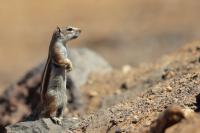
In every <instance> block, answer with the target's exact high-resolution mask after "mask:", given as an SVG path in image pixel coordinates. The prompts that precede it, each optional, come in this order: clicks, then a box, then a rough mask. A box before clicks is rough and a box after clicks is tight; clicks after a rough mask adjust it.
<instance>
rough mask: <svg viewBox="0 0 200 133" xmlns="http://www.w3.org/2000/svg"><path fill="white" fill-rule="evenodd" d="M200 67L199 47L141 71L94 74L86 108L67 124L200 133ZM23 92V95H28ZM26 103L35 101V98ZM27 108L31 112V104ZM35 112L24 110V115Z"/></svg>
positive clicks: (141, 132) (88, 129) (87, 129)
mask: <svg viewBox="0 0 200 133" xmlns="http://www.w3.org/2000/svg"><path fill="white" fill-rule="evenodd" d="M199 62H200V42H193V43H191V44H188V45H186V46H184V47H182V48H180V49H179V50H177V51H176V52H174V53H172V54H170V55H167V56H164V57H162V58H161V59H159V60H158V61H157V62H156V63H152V64H149V63H148V64H143V65H140V66H139V67H135V68H132V67H130V66H127V65H126V66H123V67H122V69H116V70H113V71H112V72H108V73H106V74H101V73H94V74H91V76H90V78H89V80H88V81H87V83H86V84H85V85H84V86H83V87H82V88H81V91H82V93H83V98H84V103H85V104H84V106H83V107H82V108H81V109H80V110H77V111H74V110H73V111H70V112H68V113H66V116H67V118H66V119H68V118H70V117H72V116H73V117H76V119H78V122H77V123H75V124H73V125H72V127H70V129H69V130H71V131H72V132H75V133H76V132H77V133H79V132H83V133H94V132H95V133H102V132H106V133H164V132H169V133H170V132H171V133H173V132H176V131H177V130H178V131H180V133H181V132H183V133H185V131H188V132H190V131H192V132H195V133H196V132H197V133H198V132H199V124H198V123H199V120H198V118H199V117H200V114H199V110H200V106H199V105H200V100H199V99H200V88H199V84H200V82H199V81H200V71H199V70H200V63H199ZM39 79H40V78H39ZM32 81H36V82H38V78H37V75H36V77H35V78H33V79H31V80H28V81H27V83H26V84H30V85H33V86H34V85H36V84H34V82H32ZM24 85H25V84H24ZM23 87H25V86H22V88H21V89H20V86H19V87H18V89H20V90H21V91H22V89H23ZM31 88H32V90H33V91H34V90H35V91H37V90H36V89H34V87H31ZM35 88H36V87H35ZM11 93H12V92H11ZM32 93H33V92H32ZM28 95H30V96H31V94H30V93H29V94H28ZM26 99H29V100H32V101H35V99H34V98H31V97H29V96H28V97H27V98H26ZM29 102H30V101H29ZM21 105H22V106H27V107H29V106H30V105H28V104H27V103H26V102H25V103H23V102H21ZM27 107H26V108H27ZM17 108H19V109H20V107H17ZM29 109H30V108H29ZM16 111H19V110H18V109H17V110H16ZM30 111H31V110H28V111H26V110H24V114H27V112H28V113H30ZM14 112H15V111H14ZM14 112H11V116H12V113H14ZM24 114H23V113H21V116H23V115H24ZM188 114H189V115H188ZM190 114H192V115H190ZM4 115H5V114H4ZM11 118H12V117H11ZM22 118H23V117H21V119H22ZM14 119H15V118H14V117H13V120H14ZM13 122H14V121H13ZM13 122H12V120H11V123H13ZM14 123H15V122H14ZM183 129H184V130H183Z"/></svg>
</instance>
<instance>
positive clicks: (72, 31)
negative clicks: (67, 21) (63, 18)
mask: <svg viewBox="0 0 200 133" xmlns="http://www.w3.org/2000/svg"><path fill="white" fill-rule="evenodd" d="M80 33H81V30H80V29H79V28H76V27H72V26H67V27H63V28H60V27H58V26H57V28H56V30H55V31H54V36H55V37H56V39H57V40H59V41H62V42H64V43H66V42H67V41H70V40H72V39H76V38H78V37H79V35H80Z"/></svg>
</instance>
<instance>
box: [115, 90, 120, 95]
mask: <svg viewBox="0 0 200 133" xmlns="http://www.w3.org/2000/svg"><path fill="white" fill-rule="evenodd" d="M121 93H122V92H121V90H119V89H118V90H116V91H115V92H114V94H115V95H119V94H121Z"/></svg>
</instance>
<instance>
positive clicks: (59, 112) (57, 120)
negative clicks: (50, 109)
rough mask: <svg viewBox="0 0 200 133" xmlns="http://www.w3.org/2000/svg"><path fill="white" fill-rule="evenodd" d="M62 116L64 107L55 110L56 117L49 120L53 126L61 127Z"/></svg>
mask: <svg viewBox="0 0 200 133" xmlns="http://www.w3.org/2000/svg"><path fill="white" fill-rule="evenodd" d="M63 115H64V106H63V107H60V108H58V109H57V111H56V116H55V117H51V120H52V121H53V122H54V123H55V124H58V125H62V119H63Z"/></svg>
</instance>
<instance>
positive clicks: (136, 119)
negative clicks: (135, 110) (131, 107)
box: [132, 115, 139, 124]
mask: <svg viewBox="0 0 200 133" xmlns="http://www.w3.org/2000/svg"><path fill="white" fill-rule="evenodd" d="M138 121H139V118H138V116H137V115H134V116H133V119H132V123H133V124H136V123H138Z"/></svg>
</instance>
